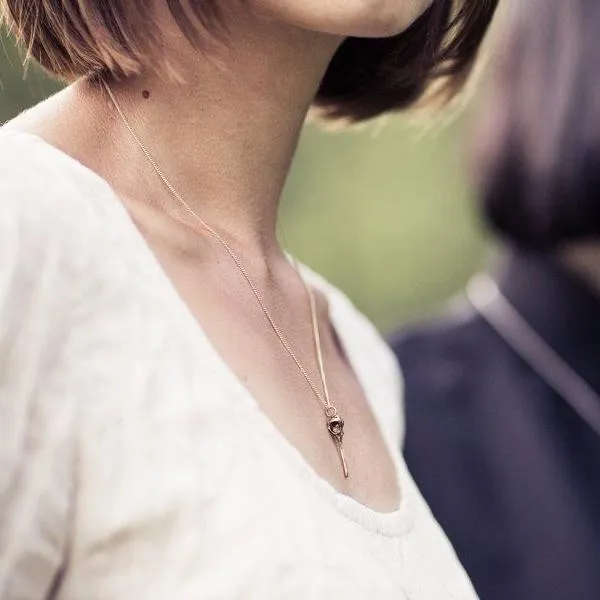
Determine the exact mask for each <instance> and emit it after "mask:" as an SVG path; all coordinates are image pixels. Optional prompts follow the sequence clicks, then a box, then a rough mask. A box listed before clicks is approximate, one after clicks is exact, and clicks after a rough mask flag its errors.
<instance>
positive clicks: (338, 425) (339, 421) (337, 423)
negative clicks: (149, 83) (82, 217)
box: [102, 81, 349, 478]
mask: <svg viewBox="0 0 600 600" xmlns="http://www.w3.org/2000/svg"><path fill="white" fill-rule="evenodd" d="M102 83H103V86H104V89H105V90H106V92H107V94H108V96H109V98H110V100H111V102H112V103H113V105H114V107H115V109H116V111H117V114H118V115H119V117H120V119H121V121H122V122H123V125H124V126H125V128H126V129H127V131H128V132H129V133H130V135H131V137H132V138H133V140H134V141H135V143H136V145H137V146H138V147H139V149H140V150H141V151H142V152H143V153H144V155H145V156H146V158H147V159H148V162H149V163H150V165H151V166H152V168H153V169H154V171H155V173H156V174H157V175H158V177H159V178H160V179H161V181H162V182H163V184H164V185H165V186H166V188H167V189H168V191H169V192H170V193H171V195H172V196H173V197H174V198H175V199H176V200H177V202H178V203H179V204H180V205H181V206H182V207H183V208H184V209H185V211H186V212H187V213H188V214H189V215H190V216H191V217H192V218H193V219H194V221H196V222H197V223H198V224H199V225H200V226H201V227H202V228H203V229H204V230H205V231H206V232H207V233H208V234H209V235H210V236H212V237H213V238H214V239H215V240H216V241H217V242H218V243H219V244H220V245H221V246H222V247H223V249H224V250H225V252H226V253H227V255H228V256H229V258H230V259H231V261H232V262H233V264H234V265H235V267H236V269H237V270H238V271H239V273H240V275H241V277H242V279H243V280H244V281H245V282H246V283H247V284H248V287H249V288H250V290H251V292H252V295H253V296H254V298H255V299H256V301H257V303H258V305H259V307H260V309H261V311H262V313H263V315H264V316H265V319H266V320H267V322H268V324H269V326H270V328H271V329H272V330H273V332H274V333H275V335H276V336H277V338H278V339H279V342H280V343H281V345H282V346H283V348H284V349H285V351H286V352H287V354H288V355H289V356H290V358H291V359H292V360H293V362H294V363H295V365H296V367H297V368H298V370H299V371H300V373H301V374H302V376H303V377H304V379H305V380H306V383H307V384H308V386H309V387H310V389H311V391H312V393H313V394H314V396H315V398H316V399H317V400H318V401H319V403H320V404H321V406H322V407H323V412H324V413H325V423H326V426H327V430H328V432H329V434H330V436H331V438H332V440H333V442H334V443H335V445H336V448H337V451H338V454H339V457H340V462H341V466H342V470H343V473H344V477H345V478H348V476H349V474H348V465H347V463H346V457H345V454H344V445H343V438H344V419H343V418H342V417H341V416H340V415H339V413H338V410H337V408H336V406H335V404H334V403H333V401H332V400H331V397H330V395H329V388H328V386H327V376H326V373H325V365H324V361H323V347H322V344H321V332H320V328H319V319H318V316H317V309H316V301H315V295H314V292H313V290H312V288H311V286H310V285H309V284H308V283H307V282H306V281H305V279H304V277H303V276H302V273H301V272H300V268H299V265H298V263H297V261H296V260H295V259H294V267H295V270H296V273H297V274H298V277H299V278H300V281H301V282H302V285H303V286H304V289H305V290H306V294H307V296H308V300H309V305H310V316H311V324H312V333H313V342H314V350H315V355H316V359H317V365H318V369H319V377H320V379H321V385H322V388H323V391H322V392H321V391H320V390H319V389H318V388H317V386H316V385H315V383H314V381H313V380H312V377H311V376H310V375H309V373H308V371H307V370H306V368H305V367H304V365H303V364H302V362H301V361H300V360H299V359H298V357H297V355H296V352H295V351H294V348H293V347H292V345H291V344H290V342H289V341H288V339H287V337H286V336H285V334H284V333H283V331H282V330H281V328H280V327H279V326H278V325H277V323H276V322H275V320H274V318H273V316H272V315H271V311H270V310H269V308H268V306H267V304H266V302H265V301H264V299H263V296H262V294H261V292H260V290H259V288H258V286H257V285H256V284H255V283H254V280H253V279H252V277H251V276H250V274H249V273H248V270H247V269H246V267H245V266H244V263H243V262H242V260H241V259H240V257H239V255H238V254H237V253H236V252H235V250H234V249H233V248H232V247H231V245H230V244H229V242H227V240H226V239H225V238H224V237H223V236H222V235H221V234H220V233H219V232H218V231H217V230H216V229H214V228H213V227H212V226H211V225H209V224H208V223H207V222H206V221H205V220H204V219H202V218H201V217H200V216H199V215H198V214H197V213H196V212H195V211H194V210H193V209H192V208H191V207H190V205H189V204H188V203H187V202H186V201H185V199H184V197H183V196H182V195H181V194H180V193H179V192H178V191H177V189H176V188H175V187H174V186H173V185H172V184H171V182H170V181H169V179H168V178H167V176H166V175H165V174H164V172H163V171H162V170H161V168H160V167H159V166H158V164H157V163H156V161H155V160H154V157H153V156H152V153H151V152H150V150H149V149H148V147H147V146H146V145H145V144H144V142H143V141H142V139H141V138H140V136H139V135H138V134H137V133H136V131H135V129H134V128H133V126H132V125H131V123H130V122H129V120H128V119H127V117H126V116H125V113H124V111H123V109H122V108H121V105H120V103H119V102H118V101H117V98H116V97H115V95H114V93H113V91H112V89H111V88H110V86H109V85H108V83H106V81H103V82H102Z"/></svg>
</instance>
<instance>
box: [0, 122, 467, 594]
mask: <svg viewBox="0 0 600 600" xmlns="http://www.w3.org/2000/svg"><path fill="white" fill-rule="evenodd" d="M307 274H308V276H309V278H310V281H311V283H312V284H313V285H316V286H318V287H319V288H320V289H321V290H323V292H324V293H325V294H326V295H327V297H328V300H329V303H330V310H331V316H332V319H333V322H334V326H335V327H336V330H337V333H338V335H339V336H340V338H341V341H342V343H343V344H344V346H345V348H346V349H347V351H348V354H349V358H350V360H351V362H352V363H353V365H354V368H355V370H356V372H357V375H358V377H359V379H360V380H361V383H362V385H363V386H364V389H365V391H366V394H367V396H368V399H369V401H370V404H371V406H372V408H373V411H374V413H375V416H376V418H377V420H378V422H379V423H380V424H382V426H383V425H384V426H385V427H384V428H383V429H382V431H383V435H384V438H385V440H386V442H387V444H388V446H389V449H390V452H391V453H392V456H393V457H394V461H395V464H396V468H397V473H398V482H399V486H400V489H401V496H402V501H401V506H400V507H399V509H398V510H397V511H396V512H393V513H388V514H381V513H377V512H375V511H373V510H370V509H368V508H366V507H364V506H362V505H360V504H359V503H357V502H356V501H354V500H352V499H351V498H349V497H347V496H344V495H342V494H340V493H338V492H336V491H335V490H334V489H333V488H332V487H331V486H330V485H329V484H328V483H327V482H325V481H324V480H322V479H320V478H319V477H318V476H317V475H316V474H315V472H314V471H313V470H312V469H311V468H310V467H309V466H308V464H307V463H306V462H305V461H304V459H303V458H302V456H301V455H300V453H299V452H298V451H296V450H295V449H294V448H293V447H292V446H291V445H290V444H289V443H288V442H287V441H286V440H285V439H284V438H283V436H282V435H281V434H280V433H279V432H278V431H277V430H276V428H275V427H274V426H273V425H272V424H271V422H270V421H269V420H268V419H267V417H266V416H265V415H264V413H262V412H261V411H260V409H259V408H258V405H257V404H256V403H255V401H254V400H253V399H252V397H251V396H250V395H249V393H248V392H247V391H246V389H245V388H244V387H243V386H242V384H241V383H240V381H239V380H238V379H236V377H235V376H233V374H232V372H231V371H230V370H229V369H228V367H227V365H226V364H225V363H224V362H223V361H222V359H220V358H219V356H218V354H217V353H216V351H215V349H214V348H213V347H212V346H211V344H210V342H209V340H208V339H207V337H206V336H205V334H204V333H203V332H202V330H201V329H200V327H199V325H198V324H197V323H196V322H195V321H194V320H193V318H192V317H191V314H190V312H189V311H187V310H186V307H185V305H184V304H183V302H182V301H181V299H180V298H179V297H178V296H177V294H176V293H175V291H174V288H173V287H172V286H171V284H170V282H169V280H168V279H167V278H166V276H165V274H164V273H163V272H162V271H161V269H160V268H159V267H158V263H157V262H156V260H155V259H154V256H153V255H152V253H151V251H150V250H149V248H148V247H147V246H146V245H145V242H144V241H143V239H142V237H141V235H140V234H139V232H138V231H137V229H136V227H135V225H134V224H133V222H132V221H131V220H130V218H129V216H128V215H127V213H126V211H125V209H124V208H123V206H122V205H121V204H120V202H119V201H118V199H117V198H116V197H115V195H114V193H113V192H112V190H111V188H110V187H109V186H108V185H107V184H106V182H104V181H103V180H102V179H100V178H99V177H98V176H96V175H95V174H93V173H92V172H90V171H88V170H87V169H85V168H84V167H83V166H82V165H80V164H79V163H77V162H75V161H74V160H72V159H71V158H69V157H67V156H66V155H64V154H62V153H61V152H59V151H58V150H56V149H54V148H52V147H51V146H49V145H48V144H46V143H45V142H43V141H42V140H40V139H38V138H35V137H33V136H28V135H23V134H18V133H10V132H7V131H4V132H2V133H0V361H1V362H0V424H1V425H0V426H1V428H2V429H1V432H0V465H1V468H0V598H2V600H39V599H42V598H57V599H60V600H83V599H85V600H134V599H135V600H137V599H144V600H173V599H177V600H186V599H189V600H208V599H210V600H220V599H222V600H232V599H244V600H253V599H256V600H269V599H273V600H275V599H277V600H281V599H284V598H285V599H286V600H294V599H298V600H300V599H301V600H313V599H325V598H328V599H335V598H339V599H340V600H342V599H343V600H359V599H360V600H364V599H367V598H373V599H377V600H402V599H409V600H452V599H454V600H472V599H473V598H474V593H473V591H472V587H471V585H470V583H469V581H468V579H467V578H466V576H465V574H464V571H463V570H462V568H461V566H460V565H459V563H458V562H457V560H456V557H455V555H454V552H453V550H452V548H451V547H450V545H449V543H448V542H447V540H446V538H445V537H444V535H443V534H442V532H441V530H440V529H439V527H438V526H437V524H436V523H435V521H434V520H433V518H432V516H431V513H430V512H429V509H428V508H427V507H426V505H425V504H424V502H423V500H422V497H421V496H420V495H419V493H418V491H417V490H416V488H415V486H414V484H413V482H412V480H411V478H410V476H409V474H408V472H407V470H406V467H405V465H404V463H403V461H402V459H401V458H400V456H399V454H398V450H397V448H398V445H399V441H400V437H401V429H402V424H401V422H400V410H399V404H398V402H399V398H400V395H401V388H400V378H399V375H398V373H397V369H396V366H395V361H394V358H393V355H392V354H391V353H390V352H389V350H388V349H387V347H386V346H385V344H384V343H383V342H382V341H381V340H380V338H379V336H378V335H377V333H376V331H375V330H374V329H373V327H372V326H371V325H370V324H369V323H368V322H367V321H366V320H365V319H364V318H363V317H362V316H360V315H359V314H358V313H357V312H356V311H355V309H354V308H353V307H352V306H351V304H350V303H349V302H348V300H346V298H345V297H344V296H343V295H342V294H341V293H339V292H338V291H336V290H334V289H333V288H331V287H330V286H329V285H327V284H326V283H325V282H323V281H322V280H321V279H320V278H318V277H317V276H315V275H313V274H310V273H309V272H308V271H307Z"/></svg>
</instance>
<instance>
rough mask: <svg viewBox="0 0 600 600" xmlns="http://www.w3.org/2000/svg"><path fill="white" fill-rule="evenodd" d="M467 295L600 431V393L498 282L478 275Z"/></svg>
mask: <svg viewBox="0 0 600 600" xmlns="http://www.w3.org/2000/svg"><path fill="white" fill-rule="evenodd" d="M467 297H468V299H469V301H470V302H471V304H472V305H473V306H474V307H475V309H476V310H477V312H478V313H479V314H480V315H481V316H482V317H483V318H484V319H485V320H486V321H487V322H488V323H489V325H491V327H492V328H493V329H494V330H495V331H496V332H497V333H498V334H499V335H500V336H501V337H502V338H503V339H504V340H505V341H506V342H507V343H508V344H509V346H511V348H512V349H513V350H514V351H515V352H516V353H517V354H518V355H519V356H520V357H521V358H522V359H523V360H524V361H525V362H526V363H528V364H529V366H530V367H531V368H532V369H533V370H534V371H535V372H536V373H537V374H538V375H539V376H540V377H541V378H542V379H543V380H544V381H545V382H546V383H547V384H548V385H549V386H550V387H551V388H552V389H553V390H554V391H555V392H556V393H557V394H558V395H559V396H560V397H562V398H563V399H564V400H565V401H566V402H567V403H568V404H569V406H570V407H571V408H572V409H573V410H574V411H575V412H576V413H577V414H578V415H579V416H580V417H581V419H583V420H584V421H585V422H586V423H587V424H588V425H589V427H591V428H592V430H593V431H594V432H595V433H596V434H598V435H600V395H598V394H597V393H596V392H595V391H594V390H593V389H592V387H591V386H590V385H589V384H588V383H587V381H585V380H584V379H583V378H582V377H580V376H579V375H578V374H577V373H576V372H575V371H574V370H573V369H572V368H571V367H570V366H569V365H568V364H567V363H566V362H565V361H564V360H563V359H562V358H561V357H560V356H559V355H558V354H557V353H556V352H555V351H554V350H553V349H552V348H551V347H550V346H549V345H548V344H547V343H546V342H545V341H544V339H543V338H542V337H541V336H540V335H539V334H538V333H537V332H536V331H535V330H534V329H533V328H532V327H531V326H530V325H529V324H528V323H527V321H525V319H524V318H523V317H522V316H521V314H520V313H519V312H518V311H517V309H516V308H515V307H514V306H513V305H512V304H511V303H510V302H509V301H508V299H507V298H506V297H505V296H504V295H503V294H502V292H501V291H500V289H499V288H498V285H497V284H496V282H495V281H494V280H493V279H492V278H491V277H489V276H487V275H478V276H476V277H475V278H474V279H472V280H471V282H470V283H469V285H468V289H467Z"/></svg>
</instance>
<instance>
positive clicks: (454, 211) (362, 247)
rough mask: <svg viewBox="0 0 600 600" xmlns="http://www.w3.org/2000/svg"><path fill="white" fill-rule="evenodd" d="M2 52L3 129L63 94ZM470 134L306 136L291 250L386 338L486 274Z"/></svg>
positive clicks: (439, 130) (290, 192) (390, 122)
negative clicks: (468, 167) (468, 159)
mask: <svg viewBox="0 0 600 600" xmlns="http://www.w3.org/2000/svg"><path fill="white" fill-rule="evenodd" d="M1 41H2V46H3V48H2V50H0V122H4V121H6V120H7V119H9V118H11V117H12V116H14V115H15V114H17V113H18V112H19V111H21V110H23V109H24V108H25V107H27V106H30V105H32V104H33V103H35V102H37V101H39V100H40V99H41V98H43V97H45V96H46V95H48V94H50V93H52V91H54V90H56V89H58V88H57V85H56V84H55V83H53V82H51V81H49V80H48V79H47V78H45V77H44V76H43V75H42V74H41V73H40V72H39V71H38V70H36V69H35V68H33V67H29V68H28V69H27V72H26V74H25V73H24V69H23V67H22V61H21V58H20V56H19V55H18V53H17V52H16V50H15V48H14V46H13V45H12V44H11V43H10V41H9V40H8V39H7V38H6V37H2V38H1ZM466 122H467V119H466V118H465V117H461V118H458V119H454V120H453V121H452V122H451V123H450V124H446V125H445V126H443V127H442V126H441V124H439V123H438V124H436V125H435V126H432V123H424V122H423V119H419V120H416V119H415V118H414V117H410V118H409V117H405V116H404V117H403V116H395V117H393V118H387V119H385V120H383V121H378V122H376V123H373V124H369V125H367V126H361V127H360V128H353V129H350V130H348V129H346V130H340V129H339V128H338V130H337V131H329V130H324V129H323V128H322V127H321V126H319V125H318V124H316V123H312V122H311V123H309V124H308V125H307V126H306V128H305V131H304V134H303V136H302V140H301V143H300V147H299V150H298V155H297V160H296V163H295V166H294V168H293V171H292V174H291V176H290V179H289V182H288V185H287V188H286V191H285V200H284V203H283V207H282V215H281V216H282V219H281V221H282V230H283V232H284V236H285V240H286V242H287V243H288V245H289V248H290V249H291V250H292V252H294V253H295V254H296V255H297V256H298V257H299V258H300V259H301V260H303V261H304V262H306V263H307V264H309V265H310V266H311V267H313V268H314V269H315V270H317V271H319V272H320V273H322V274H323V275H324V276H325V277H327V278H328V279H329V280H331V281H332V282H333V283H335V284H336V285H338V286H339V287H341V288H342V289H343V290H344V291H345V292H346V293H347V294H348V295H349V296H350V297H351V298H352V299H353V301H354V302H355V303H356V304H357V306H358V307H359V308H360V309H362V310H363V311H364V312H365V313H366V314H367V315H368V316H369V317H370V318H371V319H372V320H373V321H374V322H375V323H376V325H377V326H378V327H379V328H380V329H381V330H382V331H383V332H385V333H387V332H389V331H391V330H392V329H394V328H395V327H397V326H399V325H401V324H404V323H406V322H407V321H409V320H414V319H418V318H422V317H423V316H424V315H425V314H427V313H428V312H430V311H433V310H436V309H437V308H438V307H439V306H440V304H441V303H442V302H443V301H444V300H445V299H446V298H449V297H450V296H452V295H454V294H455V293H456V292H458V291H459V290H460V289H461V287H462V286H463V285H464V283H465V282H466V280H467V279H468V278H469V276H470V275H471V274H472V273H473V272H474V271H475V270H477V269H478V268H479V267H480V266H481V264H482V261H483V256H484V252H485V239H484V235H483V232H482V231H481V227H480V226H479V224H478V221H477V218H476V216H475V212H476V211H475V210H474V206H475V202H474V198H473V194H472V190H470V188H469V186H468V184H467V177H466V172H465V166H464V164H465V153H464V151H463V147H464V145H465V139H464V138H465V137H466V135H465V130H466V127H465V124H466Z"/></svg>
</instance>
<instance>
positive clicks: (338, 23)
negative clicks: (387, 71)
mask: <svg viewBox="0 0 600 600" xmlns="http://www.w3.org/2000/svg"><path fill="white" fill-rule="evenodd" d="M432 2H433V0H344V2H341V1H339V2H338V0H335V1H334V0H330V1H329V2H327V3H325V4H324V3H323V0H277V1H276V2H275V0H254V5H255V7H257V8H258V9H259V10H260V12H261V13H262V14H263V15H268V16H269V17H270V18H271V19H275V20H279V21H283V22H287V23H288V24H290V25H295V26H298V27H301V28H303V29H308V30H312V31H315V32H319V33H325V34H329V35H334V36H337V37H344V38H345V37H359V38H361V37H362V38H385V37H393V36H395V35H399V34H401V33H402V32H404V31H406V30H407V29H408V28H409V27H410V26H411V25H412V24H413V23H414V22H415V21H416V20H417V19H418V18H419V17H420V16H422V15H423V13H424V12H425V11H426V10H427V9H428V8H429V6H430V5H431V4H432Z"/></svg>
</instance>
